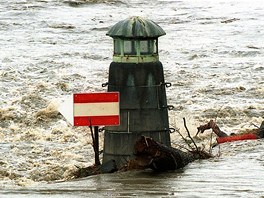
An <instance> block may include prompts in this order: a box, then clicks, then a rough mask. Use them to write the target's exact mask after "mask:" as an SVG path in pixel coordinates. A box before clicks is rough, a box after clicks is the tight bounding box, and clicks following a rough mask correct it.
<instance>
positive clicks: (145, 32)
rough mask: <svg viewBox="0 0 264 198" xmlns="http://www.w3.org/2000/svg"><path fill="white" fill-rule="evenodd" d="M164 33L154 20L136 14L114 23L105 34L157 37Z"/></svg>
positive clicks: (124, 36)
mask: <svg viewBox="0 0 264 198" xmlns="http://www.w3.org/2000/svg"><path fill="white" fill-rule="evenodd" d="M165 34H166V33H165V32H164V30H163V29H162V28H161V27H160V26H159V25H157V24H156V23H155V22H153V21H151V20H147V19H143V18H141V17H138V16H134V17H130V18H128V19H125V20H122V21H119V22H118V23H116V24H115V25H114V26H113V27H112V28H111V29H110V30H109V31H108V32H107V33H106V35H108V36H111V37H121V38H158V37H159V36H163V35H165Z"/></svg>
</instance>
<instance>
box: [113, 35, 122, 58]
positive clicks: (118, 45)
mask: <svg viewBox="0 0 264 198" xmlns="http://www.w3.org/2000/svg"><path fill="white" fill-rule="evenodd" d="M114 54H117V55H120V54H121V41H120V40H119V39H115V40H114Z"/></svg>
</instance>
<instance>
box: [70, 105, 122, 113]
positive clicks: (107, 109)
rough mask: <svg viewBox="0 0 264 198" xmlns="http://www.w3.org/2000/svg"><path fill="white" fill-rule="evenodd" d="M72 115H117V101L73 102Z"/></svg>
mask: <svg viewBox="0 0 264 198" xmlns="http://www.w3.org/2000/svg"><path fill="white" fill-rule="evenodd" d="M73 111H74V116H101V115H104V116H108V115H119V102H105V103H103V102H100V103H74V106H73Z"/></svg>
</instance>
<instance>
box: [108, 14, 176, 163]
mask: <svg viewBox="0 0 264 198" xmlns="http://www.w3.org/2000/svg"><path fill="white" fill-rule="evenodd" d="M165 34H166V33H165V32H164V30H163V29H162V28H161V27H160V26H159V25H157V24H156V23H155V22H153V21H151V20H147V19H143V18H141V17H131V18H128V19H125V20H122V21H120V22H118V23H117V24H115V25H114V26H113V27H112V28H111V29H110V30H109V31H108V32H107V34H106V35H108V36H110V37H112V38H113V41H114V53H113V62H112V63H111V64H110V68H109V78H108V83H107V85H108V91H109V92H119V93H120V125H119V126H107V127H105V134H104V152H103V163H105V162H107V161H109V160H115V161H116V163H117V166H118V167H121V166H122V165H124V164H125V163H126V162H127V161H128V160H130V159H133V158H134V144H135V142H136V141H137V139H138V138H139V137H141V136H142V135H144V136H148V137H151V138H153V139H154V140H155V141H158V142H161V143H163V144H164V145H166V146H170V144H171V143H170V129H169V121H168V105H167V98H166V88H167V87H169V85H170V83H165V80H164V72H163V66H162V63H161V62H160V61H159V54H158V37H160V36H163V35H165Z"/></svg>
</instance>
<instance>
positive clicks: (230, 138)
mask: <svg viewBox="0 0 264 198" xmlns="http://www.w3.org/2000/svg"><path fill="white" fill-rule="evenodd" d="M257 138H258V137H257V135H256V134H253V133H248V134H243V135H231V136H227V137H218V138H216V141H217V143H218V144H221V143H225V142H233V141H240V140H255V139H257Z"/></svg>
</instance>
